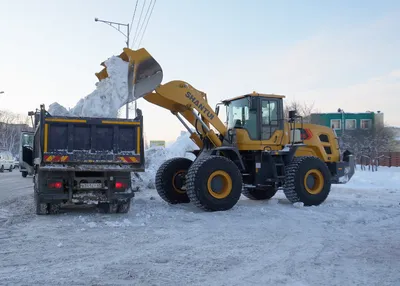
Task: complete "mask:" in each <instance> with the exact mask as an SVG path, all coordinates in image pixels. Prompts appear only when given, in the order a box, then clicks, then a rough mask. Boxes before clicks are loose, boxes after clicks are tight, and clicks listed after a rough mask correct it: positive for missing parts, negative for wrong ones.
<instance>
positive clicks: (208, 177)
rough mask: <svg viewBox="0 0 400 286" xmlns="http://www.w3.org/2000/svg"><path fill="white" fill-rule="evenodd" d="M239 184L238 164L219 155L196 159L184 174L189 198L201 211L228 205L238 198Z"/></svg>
mask: <svg viewBox="0 0 400 286" xmlns="http://www.w3.org/2000/svg"><path fill="white" fill-rule="evenodd" d="M242 185H243V182H242V174H241V173H240V170H239V168H238V167H237V166H236V164H235V163H234V162H232V161H231V160H229V159H227V158H225V157H221V156H209V157H205V158H201V159H199V160H196V161H195V162H194V164H193V165H192V166H191V167H190V169H189V171H188V174H187V194H188V196H189V198H190V201H191V202H193V203H194V204H195V205H196V206H197V207H199V208H201V209H203V210H205V211H225V210H229V209H231V208H232V207H233V206H235V205H236V203H237V202H238V200H239V199H240V195H241V192H242Z"/></svg>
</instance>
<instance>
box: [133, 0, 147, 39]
mask: <svg viewBox="0 0 400 286" xmlns="http://www.w3.org/2000/svg"><path fill="white" fill-rule="evenodd" d="M145 4H146V0H144V2H143V6H142V11H141V12H140V16H139V21H138V23H137V26H136V31H135V36H134V37H133V42H132V47H133V45H134V44H135V39H136V35H137V32H138V29H139V24H140V20H141V19H142V14H143V10H144V6H145Z"/></svg>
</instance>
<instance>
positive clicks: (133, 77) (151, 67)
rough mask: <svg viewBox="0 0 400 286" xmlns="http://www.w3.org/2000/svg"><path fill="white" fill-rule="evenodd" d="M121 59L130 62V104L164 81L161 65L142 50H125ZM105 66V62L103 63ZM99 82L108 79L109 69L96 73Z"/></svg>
mask: <svg viewBox="0 0 400 286" xmlns="http://www.w3.org/2000/svg"><path fill="white" fill-rule="evenodd" d="M123 50H124V51H123V52H122V53H121V54H120V55H119V57H120V58H121V59H122V60H124V61H126V62H128V63H129V65H128V68H129V69H128V90H129V93H130V94H129V98H128V102H131V101H134V100H137V99H139V98H141V97H143V96H145V95H146V94H147V93H150V92H152V91H153V90H155V89H156V88H157V87H158V86H159V85H160V84H161V81H162V79H163V72H162V68H161V66H160V64H159V63H158V62H157V61H156V60H155V59H154V58H153V57H152V56H151V55H150V54H149V52H147V50H146V49H144V48H142V49H139V50H131V49H129V48H124V49H123ZM102 65H103V66H105V65H104V62H103V63H102ZM96 76H97V78H98V79H99V80H102V79H104V78H106V77H108V74H107V68H104V69H103V70H101V71H100V72H99V73H96Z"/></svg>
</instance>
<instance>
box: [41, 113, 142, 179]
mask: <svg viewBox="0 0 400 286" xmlns="http://www.w3.org/2000/svg"><path fill="white" fill-rule="evenodd" d="M40 117H41V118H40V121H39V122H40V123H39V124H38V125H37V129H36V132H35V138H34V140H35V143H36V144H35V151H34V152H35V156H34V158H35V160H40V165H41V168H46V167H48V168H56V169H57V168H60V169H65V168H67V169H71V168H75V169H107V170H113V169H118V170H121V169H127V171H143V170H144V152H143V133H142V132H143V128H142V127H143V126H142V125H143V119H142V116H141V115H140V116H138V117H137V118H136V119H134V120H130V119H129V120H128V119H115V118H85V117H82V118H76V117H53V116H50V115H49V114H48V113H43V112H41V114H40Z"/></svg>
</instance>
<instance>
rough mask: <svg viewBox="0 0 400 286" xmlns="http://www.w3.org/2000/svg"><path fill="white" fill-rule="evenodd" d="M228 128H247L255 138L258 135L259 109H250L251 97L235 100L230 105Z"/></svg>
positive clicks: (250, 135)
mask: <svg viewBox="0 0 400 286" xmlns="http://www.w3.org/2000/svg"><path fill="white" fill-rule="evenodd" d="M227 115H228V128H229V129H230V128H242V129H246V130H247V131H248V133H249V137H250V138H251V139H253V140H255V139H258V138H257V137H258V136H257V110H256V109H254V110H250V108H249V99H248V98H242V99H238V100H234V101H232V102H230V103H229V105H228V114H227Z"/></svg>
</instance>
